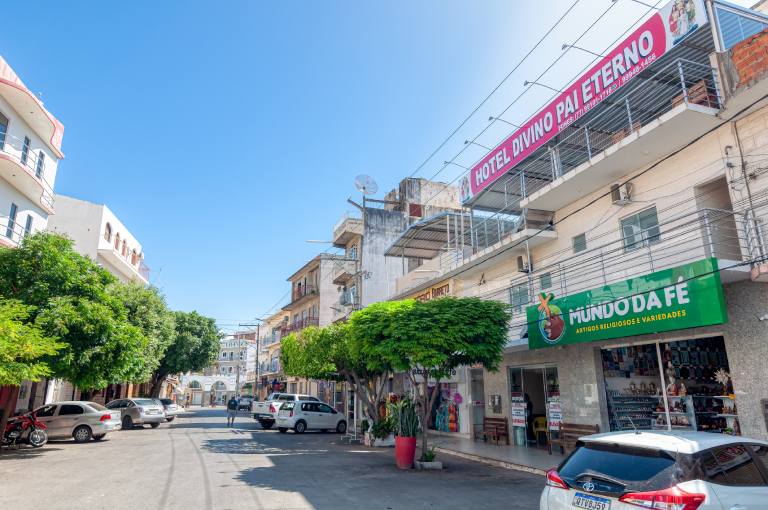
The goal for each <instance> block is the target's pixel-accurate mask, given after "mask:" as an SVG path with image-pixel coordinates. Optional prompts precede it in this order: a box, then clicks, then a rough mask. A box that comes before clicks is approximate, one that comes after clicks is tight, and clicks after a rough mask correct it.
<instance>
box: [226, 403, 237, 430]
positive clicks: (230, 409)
mask: <svg viewBox="0 0 768 510" xmlns="http://www.w3.org/2000/svg"><path fill="white" fill-rule="evenodd" d="M236 416H237V399H236V398H235V396H234V395H232V398H230V399H229V402H227V427H231V426H232V425H234V424H235V417H236Z"/></svg>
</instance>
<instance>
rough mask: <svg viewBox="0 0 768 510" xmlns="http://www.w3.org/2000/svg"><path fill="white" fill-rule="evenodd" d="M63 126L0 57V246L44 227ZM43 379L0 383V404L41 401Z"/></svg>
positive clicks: (25, 405) (5, 406)
mask: <svg viewBox="0 0 768 510" xmlns="http://www.w3.org/2000/svg"><path fill="white" fill-rule="evenodd" d="M63 136H64V126H63V125H62V123H61V122H59V120H58V119H56V117H54V116H53V114H51V112H49V111H48V110H47V109H46V108H45V106H44V105H43V102H42V101H40V99H39V98H38V97H37V96H35V94H33V93H32V92H31V91H30V90H29V89H28V88H27V86H26V85H24V82H22V81H21V79H20V78H19V77H18V75H17V74H16V73H15V72H14V71H13V69H12V68H11V66H9V65H8V63H7V62H6V61H5V60H4V59H3V58H2V57H0V246H5V247H12V248H13V247H16V246H18V245H19V243H20V242H21V240H22V239H23V238H24V236H26V235H29V234H32V233H35V232H37V231H39V230H45V228H46V226H47V224H48V217H49V216H50V215H52V214H53V213H54V198H53V195H54V192H53V189H54V184H55V182H56V173H57V170H58V164H59V160H61V159H62V158H63V157H64V154H63V153H62V152H61V142H62V138H63ZM46 391H47V392H49V393H50V388H48V387H47V385H46V384H35V383H31V382H25V383H24V384H22V385H21V387H15V386H14V387H0V409H10V410H11V411H13V409H11V408H15V409H26V408H29V407H30V406H32V405H35V404H36V403H41V402H42V401H43V399H44V398H45V395H46ZM0 421H2V420H1V419H0Z"/></svg>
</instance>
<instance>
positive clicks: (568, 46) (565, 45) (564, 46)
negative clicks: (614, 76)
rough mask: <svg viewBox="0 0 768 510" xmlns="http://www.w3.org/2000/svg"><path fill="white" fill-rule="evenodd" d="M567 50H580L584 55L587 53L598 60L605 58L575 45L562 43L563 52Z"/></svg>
mask: <svg viewBox="0 0 768 510" xmlns="http://www.w3.org/2000/svg"><path fill="white" fill-rule="evenodd" d="M568 48H573V49H574V50H581V51H584V52H586V53H589V54H590V55H594V56H596V57H600V58H603V57H605V55H601V54H599V53H595V52H594V51H592V50H588V49H586V48H582V47H581V46H576V45H575V44H568V43H564V44H563V51H565V50H567V49H568Z"/></svg>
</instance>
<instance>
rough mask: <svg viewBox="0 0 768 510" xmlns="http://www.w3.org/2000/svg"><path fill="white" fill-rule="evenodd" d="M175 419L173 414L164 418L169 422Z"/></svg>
mask: <svg viewBox="0 0 768 510" xmlns="http://www.w3.org/2000/svg"><path fill="white" fill-rule="evenodd" d="M175 419H176V417H175V416H170V417H168V418H166V421H167V422H168V423H171V422H172V421H173V420H175Z"/></svg>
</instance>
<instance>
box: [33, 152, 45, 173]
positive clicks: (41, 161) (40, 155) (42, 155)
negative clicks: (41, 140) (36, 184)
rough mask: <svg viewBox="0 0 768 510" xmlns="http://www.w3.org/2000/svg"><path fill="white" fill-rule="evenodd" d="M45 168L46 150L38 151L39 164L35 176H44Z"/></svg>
mask: <svg viewBox="0 0 768 510" xmlns="http://www.w3.org/2000/svg"><path fill="white" fill-rule="evenodd" d="M43 170H45V152H43V151H40V152H38V153H37V164H36V165H35V177H42V175H43Z"/></svg>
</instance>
